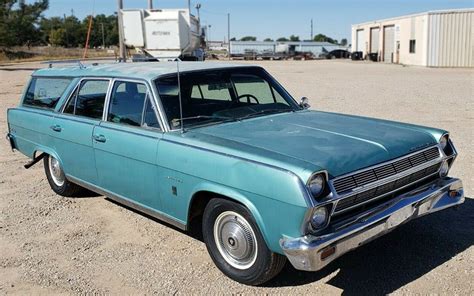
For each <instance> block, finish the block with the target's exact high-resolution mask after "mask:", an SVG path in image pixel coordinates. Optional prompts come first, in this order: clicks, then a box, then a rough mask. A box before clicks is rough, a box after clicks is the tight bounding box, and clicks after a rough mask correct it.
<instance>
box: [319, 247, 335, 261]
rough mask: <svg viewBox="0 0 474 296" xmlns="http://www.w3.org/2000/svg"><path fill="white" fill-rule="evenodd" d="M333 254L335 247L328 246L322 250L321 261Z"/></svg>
mask: <svg viewBox="0 0 474 296" xmlns="http://www.w3.org/2000/svg"><path fill="white" fill-rule="evenodd" d="M334 253H336V247H335V246H329V247H326V248H324V249H323V250H322V251H321V260H324V259H326V258H327V257H329V256H331V255H333V254H334Z"/></svg>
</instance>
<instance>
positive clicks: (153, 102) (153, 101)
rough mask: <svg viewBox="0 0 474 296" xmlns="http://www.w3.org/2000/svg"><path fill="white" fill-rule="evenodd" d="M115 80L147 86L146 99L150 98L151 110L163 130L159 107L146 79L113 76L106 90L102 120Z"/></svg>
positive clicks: (105, 113)
mask: <svg viewBox="0 0 474 296" xmlns="http://www.w3.org/2000/svg"><path fill="white" fill-rule="evenodd" d="M116 82H133V83H139V84H143V85H145V86H146V88H147V98H146V99H148V100H150V101H151V103H152V105H153V111H154V113H155V116H156V119H157V120H158V123H159V124H160V129H161V131H165V129H164V127H165V125H164V123H163V120H162V118H161V114H160V110H159V107H158V106H157V100H156V95H155V93H154V92H153V88H152V87H151V86H150V83H149V82H148V81H147V80H144V79H143V80H142V79H129V78H120V77H116V78H113V79H112V82H111V84H110V89H109V91H108V92H107V98H106V104H105V106H104V114H103V118H102V120H103V121H107V116H108V112H109V107H110V100H111V98H112V91H113V87H114V84H115V83H116ZM144 103H145V104H146V100H145V102H144ZM144 107H145V106H144Z"/></svg>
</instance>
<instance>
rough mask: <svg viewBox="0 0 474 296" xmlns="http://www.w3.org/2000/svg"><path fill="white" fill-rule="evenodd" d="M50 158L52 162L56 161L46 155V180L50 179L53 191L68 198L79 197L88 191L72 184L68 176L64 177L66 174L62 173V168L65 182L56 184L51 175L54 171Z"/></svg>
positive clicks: (44, 159)
mask: <svg viewBox="0 0 474 296" xmlns="http://www.w3.org/2000/svg"><path fill="white" fill-rule="evenodd" d="M50 158H51V159H52V160H54V159H55V158H54V157H52V156H50V155H46V156H45V157H44V158H43V163H44V172H45V173H46V178H47V179H48V183H49V186H51V189H53V191H54V192H55V193H56V194H59V195H61V196H66V197H75V196H79V195H80V194H81V193H83V192H85V191H86V189H84V188H83V187H81V186H79V185H76V184H74V183H72V182H70V181H69V180H68V179H67V178H66V176H64V173H63V172H62V169H61V168H60V167H59V168H60V170H61V173H62V177H63V178H64V181H63V183H62V184H58V183H57V182H55V180H54V177H53V175H52V173H51V171H52V169H51V167H50V163H51V162H50Z"/></svg>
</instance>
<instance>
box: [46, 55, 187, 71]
mask: <svg viewBox="0 0 474 296" xmlns="http://www.w3.org/2000/svg"><path fill="white" fill-rule="evenodd" d="M87 61H94V62H93V63H92V66H97V65H99V63H98V62H96V61H114V62H117V63H122V62H125V61H126V60H125V61H123V60H121V59H120V58H113V57H110V58H109V57H105V58H92V59H70V60H52V61H44V62H41V64H48V68H52V67H53V65H55V64H76V65H77V66H79V68H81V69H84V68H86V65H85V64H84V62H87ZM130 61H131V62H161V61H168V62H176V61H179V62H181V59H180V58H177V57H159V58H155V57H139V58H133V59H131V60H130Z"/></svg>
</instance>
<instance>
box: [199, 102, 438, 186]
mask: <svg viewBox="0 0 474 296" xmlns="http://www.w3.org/2000/svg"><path fill="white" fill-rule="evenodd" d="M190 133H191V134H192V138H195V139H200V138H201V140H205V141H206V140H207V141H209V139H214V140H213V141H212V142H214V143H219V146H229V147H238V150H248V151H247V152H251V153H257V154H260V155H261V156H262V157H266V158H267V160H266V161H267V162H268V158H270V159H272V158H277V160H278V162H280V163H281V161H282V160H283V162H287V163H289V164H292V165H296V166H297V165H298V164H301V163H310V164H313V165H315V166H317V167H319V168H321V169H325V170H327V171H328V173H329V175H330V176H331V177H336V176H339V175H343V174H345V173H348V172H351V171H355V170H358V169H361V168H364V167H368V166H371V165H375V164H378V163H381V162H385V161H388V160H391V159H394V158H397V157H400V156H403V155H405V154H408V153H411V152H413V151H416V150H419V149H423V148H425V147H427V146H430V145H433V144H436V143H437V140H436V139H438V136H441V135H442V134H443V133H444V131H442V130H437V129H432V128H427V127H421V126H416V125H410V124H404V123H398V122H391V121H386V120H380V119H372V118H364V117H358V116H350V115H343V114H335V113H327V112H318V111H298V112H290V113H281V114H275V115H271V116H262V117H256V118H252V119H247V120H243V121H239V122H232V123H225V124H218V125H213V126H208V127H202V128H197V129H193V130H190ZM216 139H217V140H218V141H215V140H216ZM236 144H238V145H236ZM252 151H253V152H252ZM305 169H307V167H306V168H305Z"/></svg>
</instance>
